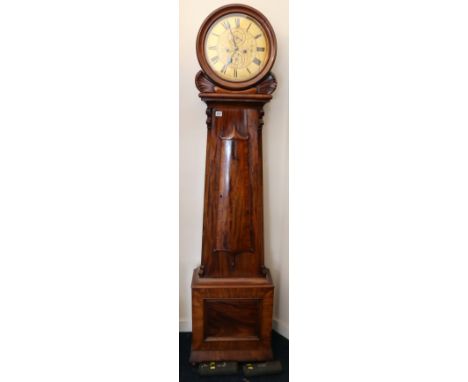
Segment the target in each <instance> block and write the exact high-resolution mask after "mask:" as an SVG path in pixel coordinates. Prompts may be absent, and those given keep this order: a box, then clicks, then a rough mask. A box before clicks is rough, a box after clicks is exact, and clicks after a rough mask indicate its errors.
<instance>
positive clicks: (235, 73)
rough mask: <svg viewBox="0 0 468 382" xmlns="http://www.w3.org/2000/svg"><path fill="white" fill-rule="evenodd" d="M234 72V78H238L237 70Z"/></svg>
mask: <svg viewBox="0 0 468 382" xmlns="http://www.w3.org/2000/svg"><path fill="white" fill-rule="evenodd" d="M233 70H234V77H235V78H237V69H233Z"/></svg>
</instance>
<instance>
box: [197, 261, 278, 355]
mask: <svg viewBox="0 0 468 382" xmlns="http://www.w3.org/2000/svg"><path fill="white" fill-rule="evenodd" d="M273 290H274V286H273V282H272V280H271V276H270V272H269V271H268V270H267V272H266V276H265V277H263V278H206V277H205V278H203V277H199V275H198V268H197V269H195V271H194V273H193V278H192V350H191V354H190V362H203V361H266V360H270V359H272V358H273V353H272V351H271V330H272V318H273Z"/></svg>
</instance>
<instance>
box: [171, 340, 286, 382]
mask: <svg viewBox="0 0 468 382" xmlns="http://www.w3.org/2000/svg"><path fill="white" fill-rule="evenodd" d="M191 338H192V333H191V332H183V333H182V332H181V333H179V382H192V381H194V382H201V381H203V382H248V381H252V382H286V381H289V340H288V339H287V338H284V337H283V336H282V335H280V334H278V333H276V332H275V331H273V336H272V344H273V356H274V357H275V360H280V361H281V364H282V365H283V372H282V373H281V374H277V375H264V376H261V377H250V378H247V377H244V375H243V374H242V371H240V372H239V373H238V374H237V375H229V376H222V377H220V376H210V377H201V376H199V375H198V373H197V368H196V367H194V366H192V365H191V364H190V363H189V357H190V344H191ZM241 365H242V364H241Z"/></svg>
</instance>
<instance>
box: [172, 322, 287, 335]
mask: <svg viewBox="0 0 468 382" xmlns="http://www.w3.org/2000/svg"><path fill="white" fill-rule="evenodd" d="M273 330H275V331H277V332H278V333H279V334H281V335H282V336H283V337H285V338H288V339H289V325H288V324H287V323H286V322H284V321H282V320H279V319H277V318H273ZM191 331H192V320H187V319H180V320H179V332H191Z"/></svg>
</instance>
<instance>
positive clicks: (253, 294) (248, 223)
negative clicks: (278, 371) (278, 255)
mask: <svg viewBox="0 0 468 382" xmlns="http://www.w3.org/2000/svg"><path fill="white" fill-rule="evenodd" d="M196 49H197V57H198V61H199V63H200V66H201V68H202V70H201V71H199V72H198V73H197V75H196V77H195V83H196V86H197V88H198V90H199V91H200V94H199V96H200V98H201V99H202V100H203V101H204V102H205V103H206V105H207V108H206V115H207V120H206V124H207V128H208V140H207V149H206V168H205V195H204V213H203V240H202V255H201V265H200V266H199V267H198V268H196V269H195V270H194V273H193V279H192V349H191V355H190V361H191V362H201V361H210V360H213V361H215V360H236V361H255V360H268V359H271V358H272V357H273V355H272V350H271V330H272V314H273V290H274V286H273V282H272V279H271V276H270V272H269V270H268V269H267V268H266V267H265V265H264V237H263V180H262V127H263V121H262V117H263V114H264V113H263V106H264V105H265V103H267V102H268V101H270V100H271V98H272V95H271V94H272V93H273V91H274V90H275V88H276V80H275V78H274V76H273V75H272V74H271V73H270V70H271V68H272V66H273V63H274V61H275V57H276V38H275V34H274V31H273V28H272V27H271V25H270V23H269V22H268V20H267V19H266V18H265V16H263V15H262V14H261V13H260V12H259V11H257V10H255V9H253V8H251V7H248V6H246V5H239V4H233V5H227V6H224V7H221V8H219V9H217V10H215V11H214V12H213V13H211V14H210V15H209V16H208V17H207V18H206V19H205V21H204V22H203V24H202V26H201V28H200V30H199V33H198V37H197V44H196Z"/></svg>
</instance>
